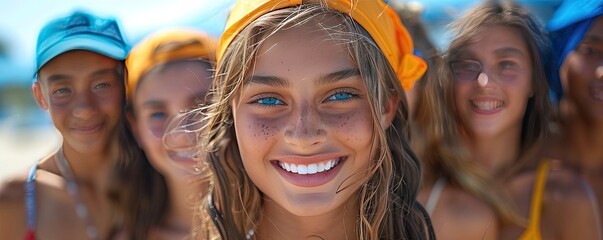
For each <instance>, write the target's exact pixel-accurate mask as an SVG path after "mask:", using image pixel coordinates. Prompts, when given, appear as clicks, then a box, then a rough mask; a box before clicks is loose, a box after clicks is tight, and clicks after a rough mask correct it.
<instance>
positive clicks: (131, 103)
mask: <svg viewBox="0 0 603 240" xmlns="http://www.w3.org/2000/svg"><path fill="white" fill-rule="evenodd" d="M216 45H217V41H216V40H214V39H213V38H211V37H210V36H208V35H207V34H205V33H203V32H200V31H195V30H188V29H170V30H163V31H161V32H158V33H155V34H153V35H151V36H150V37H148V38H146V39H144V40H143V41H142V42H140V43H139V44H137V45H136V46H135V47H134V48H133V49H132V51H131V52H130V54H129V55H128V57H127V59H126V66H127V67H128V78H127V84H126V97H127V100H128V112H127V113H128V120H129V123H130V126H131V128H132V132H133V133H134V134H135V136H136V140H137V141H138V144H139V145H140V146H141V148H142V149H143V150H144V153H145V156H146V157H145V158H141V159H140V161H136V162H122V163H121V164H119V165H118V166H116V169H115V175H116V178H115V179H114V180H115V181H114V185H115V188H114V189H115V190H114V192H113V196H114V198H115V202H116V205H117V209H118V210H120V211H119V212H120V213H121V217H122V219H123V222H122V223H121V224H120V225H121V226H122V227H121V229H120V231H119V235H118V236H119V237H118V238H120V237H121V238H125V239H183V238H185V237H187V236H189V235H190V233H191V226H192V224H193V212H194V211H193V206H194V203H195V202H196V201H198V200H199V195H204V193H205V192H206V189H207V184H206V182H205V183H204V179H203V175H202V174H203V171H202V170H203V167H202V166H203V161H202V160H203V159H202V158H200V157H201V156H203V154H201V153H198V152H196V150H197V148H196V147H195V146H196V145H195V144H194V143H195V142H196V141H195V140H196V139H195V137H196V135H194V134H195V133H196V131H195V130H192V131H193V132H190V133H189V132H186V131H183V130H187V128H188V127H191V126H195V125H199V124H198V123H195V122H190V121H187V122H186V123H187V124H190V125H187V124H181V125H180V126H178V127H176V128H174V127H171V126H172V125H178V124H179V123H183V122H182V120H190V119H191V118H185V119H182V118H180V116H181V115H180V113H181V112H183V111H186V110H190V109H192V108H195V107H198V106H199V104H204V103H205V100H206V98H205V95H206V94H207V92H208V90H209V87H210V85H211V80H212V78H211V76H212V69H213V63H214V61H213V59H214V56H215V49H216ZM191 114H199V113H198V112H191ZM170 122H175V124H172V125H170ZM199 193H200V194H199Z"/></svg>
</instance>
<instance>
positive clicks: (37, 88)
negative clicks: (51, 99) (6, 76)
mask: <svg viewBox="0 0 603 240" xmlns="http://www.w3.org/2000/svg"><path fill="white" fill-rule="evenodd" d="M31 91H32V92H33V95H34V98H35V99H36V102H37V103H38V105H39V106H40V107H41V108H42V109H44V110H48V101H47V100H46V97H45V96H44V92H43V90H42V86H41V85H40V83H39V82H38V81H36V82H34V83H33V84H32V85H31Z"/></svg>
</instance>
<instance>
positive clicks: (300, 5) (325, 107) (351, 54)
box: [195, 0, 433, 239]
mask: <svg viewBox="0 0 603 240" xmlns="http://www.w3.org/2000/svg"><path fill="white" fill-rule="evenodd" d="M412 49H413V45H412V40H411V39H410V38H409V35H408V33H407V32H406V30H405V29H404V28H403V27H402V24H401V23H400V20H399V18H398V17H397V15H396V13H395V12H394V11H393V10H391V9H390V8H389V7H387V6H386V5H385V4H384V3H383V2H381V1H377V0H372V1H368V0H367V1H351V2H350V1H347V0H331V1H316V2H303V1H281V0H275V1H239V2H238V3H237V4H236V5H235V7H234V9H233V10H232V12H231V14H230V17H229V19H228V21H227V26H226V30H225V32H224V34H223V36H222V38H221V42H220V47H219V50H218V63H217V73H216V75H215V79H214V85H213V86H214V88H213V90H214V91H215V92H213V94H214V95H213V99H212V101H211V105H210V106H209V108H208V109H207V114H208V119H207V121H208V125H207V128H206V129H205V130H206V131H207V132H208V133H207V134H208V137H207V139H206V142H205V144H203V145H202V147H204V148H206V150H207V151H208V152H209V155H208V158H207V161H208V163H209V165H210V169H211V172H212V174H213V175H212V176H211V180H212V183H213V189H212V190H211V192H210V195H209V197H208V198H207V201H206V202H205V203H204V204H201V205H200V206H199V209H200V210H202V212H201V221H202V222H201V223H200V224H201V225H200V227H199V229H198V230H197V231H196V236H195V237H197V238H199V239H208V238H209V239H213V238H216V237H221V238H222V239H245V238H246V239H308V238H317V239H432V238H433V236H432V234H431V233H432V232H431V227H430V224H429V220H428V218H427V216H426V214H425V212H424V210H423V209H422V207H421V206H420V205H419V204H418V203H417V202H416V201H415V198H416V194H417V191H418V187H419V181H420V177H421V173H420V164H419V161H418V159H417V158H416V157H415V155H414V154H413V153H412V151H411V150H410V146H409V143H408V135H409V134H408V133H409V129H408V126H407V122H406V119H407V117H408V111H407V106H406V99H405V96H404V90H403V86H404V87H407V88H409V87H410V86H412V83H413V81H415V80H416V79H418V78H419V77H421V75H422V74H423V72H424V71H425V69H426V65H425V63H424V62H423V61H422V60H421V59H419V58H418V57H415V56H413V55H412Z"/></svg>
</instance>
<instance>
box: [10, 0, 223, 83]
mask: <svg viewBox="0 0 603 240" xmlns="http://www.w3.org/2000/svg"><path fill="white" fill-rule="evenodd" d="M233 2H234V0H170V1H168V0H145V1H142V0H136V1H132V0H130V1H128V0H55V1H48V0H24V1H13V0H0V42H2V43H3V44H6V45H7V46H8V50H9V52H8V56H7V58H0V85H1V84H2V80H8V79H23V78H25V79H28V78H30V77H29V76H30V75H31V72H32V71H33V62H34V57H35V44H36V37H37V34H38V31H39V30H40V29H41V28H42V26H43V25H44V24H45V23H46V22H48V21H49V20H51V19H54V18H56V17H61V16H66V15H68V14H69V13H71V12H72V11H73V10H76V9H82V10H87V11H92V12H94V13H96V14H98V15H101V16H105V17H114V18H117V19H118V20H119V22H120V25H121V27H122V31H123V32H124V34H125V36H126V38H127V39H128V40H129V41H130V43H134V42H135V41H138V40H140V39H141V38H143V37H144V36H145V35H146V34H148V33H151V32H154V31H156V30H159V29H161V28H165V27H172V26H182V27H194V28H198V29H202V30H204V31H206V32H208V33H210V34H212V35H214V36H218V35H219V34H220V32H221V31H222V29H223V27H224V21H225V19H226V16H227V14H228V9H229V7H230V6H231V5H232V3H233Z"/></svg>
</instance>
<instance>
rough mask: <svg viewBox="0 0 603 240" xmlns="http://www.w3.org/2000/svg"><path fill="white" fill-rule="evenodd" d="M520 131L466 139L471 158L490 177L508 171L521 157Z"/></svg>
mask: <svg viewBox="0 0 603 240" xmlns="http://www.w3.org/2000/svg"><path fill="white" fill-rule="evenodd" d="M520 138H521V136H520V130H517V131H507V132H505V133H502V134H499V135H493V136H479V135H474V136H471V137H467V138H466V142H467V143H468V146H469V151H470V153H471V157H472V159H473V160H474V161H476V162H477V163H479V164H480V165H481V166H483V167H484V169H485V170H486V172H487V173H488V175H489V176H497V175H498V174H501V173H504V172H505V171H506V170H508V169H509V168H510V167H511V166H512V165H513V163H515V161H516V160H517V158H518V157H519V150H520V141H519V139H520Z"/></svg>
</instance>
